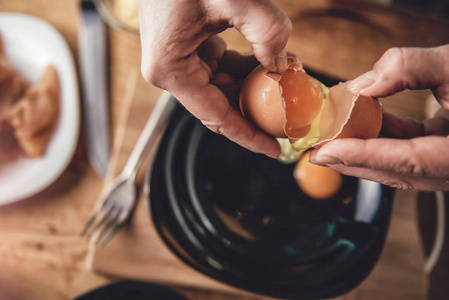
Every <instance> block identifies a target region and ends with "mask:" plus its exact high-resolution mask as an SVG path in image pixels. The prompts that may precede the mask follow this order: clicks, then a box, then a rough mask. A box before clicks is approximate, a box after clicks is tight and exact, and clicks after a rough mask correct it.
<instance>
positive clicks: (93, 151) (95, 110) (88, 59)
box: [78, 0, 111, 178]
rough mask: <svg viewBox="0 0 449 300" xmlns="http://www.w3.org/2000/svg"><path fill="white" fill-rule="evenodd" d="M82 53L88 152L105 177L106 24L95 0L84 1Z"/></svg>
mask: <svg viewBox="0 0 449 300" xmlns="http://www.w3.org/2000/svg"><path fill="white" fill-rule="evenodd" d="M78 54H79V63H80V65H79V67H80V80H81V87H82V96H83V97H82V99H83V119H84V120H83V121H84V127H85V134H86V142H87V155H88V159H89V162H90V164H91V166H92V167H93V168H94V170H95V171H96V172H97V173H98V174H99V175H100V176H102V177H103V178H104V177H106V173H107V170H108V165H109V159H110V151H111V149H110V130H109V125H110V122H109V103H108V100H109V98H108V92H107V67H106V66H107V65H106V59H107V52H106V26H105V24H104V22H103V21H102V19H101V16H100V14H99V13H98V11H97V9H96V8H95V5H94V3H93V2H92V0H82V1H81V28H80V32H79V53H78Z"/></svg>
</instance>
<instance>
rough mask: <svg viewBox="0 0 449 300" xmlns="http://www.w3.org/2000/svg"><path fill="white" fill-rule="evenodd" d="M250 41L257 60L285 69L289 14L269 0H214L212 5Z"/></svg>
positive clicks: (270, 67)
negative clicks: (214, 2)
mask: <svg viewBox="0 0 449 300" xmlns="http://www.w3.org/2000/svg"><path fill="white" fill-rule="evenodd" d="M213 9H215V10H216V11H219V12H220V14H217V15H220V16H223V17H224V18H225V19H227V20H229V23H230V25H232V26H234V27H235V28H236V29H237V30H239V31H240V32H241V33H242V34H243V36H244V37H245V38H246V39H247V40H248V41H249V42H250V43H251V46H252V49H253V52H254V54H255V56H256V58H257V59H258V60H259V62H260V63H261V64H262V65H263V66H264V67H265V68H267V69H268V70H270V71H273V72H278V73H283V72H285V70H286V69H287V52H286V51H285V45H286V44H287V41H288V38H289V36H290V33H291V30H292V24H291V22H290V20H289V18H288V17H287V16H286V15H285V14H284V13H283V12H282V11H281V10H280V9H279V8H278V7H277V6H276V5H275V4H274V3H273V2H272V1H271V0H263V1H260V0H247V1H232V2H231V3H229V2H228V1H217V5H216V6H215V7H214V8H213Z"/></svg>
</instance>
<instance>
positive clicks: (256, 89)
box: [239, 65, 287, 138]
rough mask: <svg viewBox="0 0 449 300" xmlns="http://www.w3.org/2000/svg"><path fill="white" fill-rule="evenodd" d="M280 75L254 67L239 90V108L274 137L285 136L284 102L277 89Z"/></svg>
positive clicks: (260, 67) (254, 123) (256, 124)
mask: <svg viewBox="0 0 449 300" xmlns="http://www.w3.org/2000/svg"><path fill="white" fill-rule="evenodd" d="M280 79H281V75H279V74H276V73H271V72H268V71H267V69H265V68H264V67H263V66H261V65H260V66H258V67H257V68H255V69H254V70H253V71H252V72H251V73H250V74H249V75H248V77H247V78H246V79H245V82H244V83H243V86H242V89H241V91H240V99H239V102H240V110H241V112H242V113H243V115H244V116H245V117H246V118H247V119H248V120H250V121H251V123H252V124H253V125H254V126H256V127H257V128H258V129H260V130H261V131H263V132H265V133H267V134H269V135H272V136H274V137H283V138H285V137H287V136H286V135H285V131H284V125H285V123H286V122H287V120H286V117H285V108H284V102H283V100H282V96H281V91H280V89H279V80H280Z"/></svg>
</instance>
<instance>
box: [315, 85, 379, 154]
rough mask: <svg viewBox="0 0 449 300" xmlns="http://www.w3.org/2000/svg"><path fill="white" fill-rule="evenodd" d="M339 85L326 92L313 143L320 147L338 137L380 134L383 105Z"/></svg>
mask: <svg viewBox="0 0 449 300" xmlns="http://www.w3.org/2000/svg"><path fill="white" fill-rule="evenodd" d="M347 85H348V83H347V82H345V83H340V84H338V85H336V86H333V87H331V88H330V89H329V96H328V98H327V99H326V101H325V104H324V107H323V111H322V115H321V121H320V128H319V130H320V138H319V139H318V141H317V142H316V143H315V144H313V145H312V146H313V147H314V148H319V147H321V146H322V145H324V144H325V143H327V142H329V141H331V140H335V139H340V138H360V139H369V138H375V137H377V136H378V135H379V133H380V130H381V127H382V105H381V104H380V102H379V100H377V99H376V98H373V97H368V96H363V95H354V94H352V93H350V92H349V91H348V89H347Z"/></svg>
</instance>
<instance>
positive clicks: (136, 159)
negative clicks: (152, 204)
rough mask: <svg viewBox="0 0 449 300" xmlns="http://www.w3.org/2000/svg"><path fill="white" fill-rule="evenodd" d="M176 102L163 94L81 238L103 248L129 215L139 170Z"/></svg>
mask: <svg viewBox="0 0 449 300" xmlns="http://www.w3.org/2000/svg"><path fill="white" fill-rule="evenodd" d="M176 102H177V101H176V99H175V98H174V97H173V96H171V95H170V94H169V93H167V92H164V93H163V94H162V95H161V97H160V98H159V100H158V102H157V104H156V106H155V108H154V109H153V112H152V113H151V116H150V118H149V119H148V121H147V123H146V124H145V127H144V129H143V130H142V133H141V135H140V136H139V139H138V141H137V143H136V145H135V147H134V149H133V151H132V152H131V155H130V157H129V159H128V161H127V163H126V165H125V167H124V168H123V170H122V172H121V173H120V175H118V176H117V177H116V178H115V179H114V180H113V181H112V182H111V183H110V184H109V185H108V186H106V188H105V189H104V191H103V193H102V195H101V197H100V199H99V202H98V203H97V205H96V206H95V209H94V212H93V213H92V216H91V217H90V218H89V220H88V221H87V224H86V226H85V227H84V229H83V230H82V232H81V237H86V239H87V240H88V241H89V242H92V243H93V244H95V245H96V246H100V247H103V246H105V245H106V243H107V242H108V241H109V240H110V239H111V238H112V237H113V236H114V235H115V233H116V232H117V231H118V229H119V228H120V226H121V225H122V224H123V223H124V222H125V221H126V219H127V218H128V217H129V215H130V213H131V211H132V210H133V208H134V206H135V203H136V197H137V195H136V184H135V179H136V174H137V170H138V168H139V166H140V164H141V163H142V160H143V159H144V158H145V154H146V153H147V152H148V150H149V149H150V148H151V146H152V145H153V144H154V141H155V139H156V137H157V135H158V134H159V133H160V132H162V131H163V130H164V129H165V126H166V125H167V123H168V121H169V119H170V117H171V115H172V113H173V111H174V108H175V107H176Z"/></svg>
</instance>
